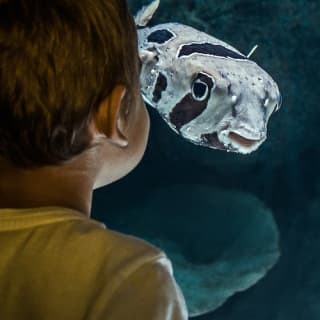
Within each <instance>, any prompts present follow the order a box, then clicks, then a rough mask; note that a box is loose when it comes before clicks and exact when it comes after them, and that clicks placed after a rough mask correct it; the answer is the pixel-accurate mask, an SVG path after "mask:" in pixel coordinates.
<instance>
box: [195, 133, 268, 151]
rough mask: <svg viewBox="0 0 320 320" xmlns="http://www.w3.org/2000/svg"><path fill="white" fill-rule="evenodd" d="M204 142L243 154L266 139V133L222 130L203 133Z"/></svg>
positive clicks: (257, 146) (216, 147)
mask: <svg viewBox="0 0 320 320" xmlns="http://www.w3.org/2000/svg"><path fill="white" fill-rule="evenodd" d="M201 138H202V142H203V143H204V144H205V145H207V146H208V147H211V148H214V149H220V150H226V151H231V152H236V153H241V154H248V153H251V152H253V151H255V150H257V149H258V148H259V146H260V145H261V144H262V143H263V142H264V141H265V140H266V134H264V133H260V134H253V133H252V134H250V135H249V134H248V133H244V132H240V131H236V130H230V129H228V130H222V131H220V132H214V133H210V134H204V135H202V137H201Z"/></svg>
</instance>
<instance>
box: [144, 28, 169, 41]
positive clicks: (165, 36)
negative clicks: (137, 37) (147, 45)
mask: <svg viewBox="0 0 320 320" xmlns="http://www.w3.org/2000/svg"><path fill="white" fill-rule="evenodd" d="M173 37H174V34H173V33H171V32H170V31H168V30H166V29H161V30H156V31H153V32H152V33H150V34H149V36H148V38H147V40H148V42H155V43H160V44H161V43H165V42H167V41H168V40H170V39H171V38H173Z"/></svg>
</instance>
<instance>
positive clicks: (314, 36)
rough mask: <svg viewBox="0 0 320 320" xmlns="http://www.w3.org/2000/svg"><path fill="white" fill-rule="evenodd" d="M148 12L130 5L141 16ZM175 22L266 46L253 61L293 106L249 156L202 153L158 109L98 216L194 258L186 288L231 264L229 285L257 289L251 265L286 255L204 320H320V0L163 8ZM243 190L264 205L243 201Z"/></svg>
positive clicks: (165, 1) (244, 44)
mask: <svg viewBox="0 0 320 320" xmlns="http://www.w3.org/2000/svg"><path fill="white" fill-rule="evenodd" d="M143 4H146V3H145V2H143V1H141V0H139V1H133V0H132V1H130V5H131V8H132V12H133V13H134V12H136V11H137V10H138V9H139V8H140V7H141V6H142V5H143ZM163 22H180V23H184V24H188V25H191V26H193V27H195V28H197V29H199V30H202V31H205V32H207V33H209V34H212V35H213V36H215V37H217V38H219V39H221V40H223V41H226V42H228V43H230V44H231V45H233V46H234V47H236V48H237V49H239V50H240V51H241V52H244V53H247V52H249V51H250V49H251V48H252V47H253V46H254V45H255V44H258V45H259V49H258V50H257V51H256V52H255V54H254V56H253V60H255V61H256V62H257V63H258V64H259V65H260V66H262V67H263V68H264V69H265V70H266V71H267V72H268V73H270V74H271V75H272V77H273V78H274V79H275V80H276V81H277V83H278V85H279V88H280V91H281V93H282V97H283V104H282V108H281V109H280V111H279V112H278V113H276V114H275V115H274V116H273V117H272V118H271V119H270V122H269V126H268V139H267V141H266V142H265V143H264V144H263V145H262V146H261V147H260V148H259V150H257V151H256V152H254V153H253V154H251V155H246V156H242V155H237V154H232V153H225V152H223V151H216V150H209V149H204V148H200V147H197V146H194V145H191V144H190V143H188V142H186V141H184V140H183V139H182V138H180V137H179V136H177V135H175V133H173V132H172V131H171V130H170V129H169V128H168V127H167V126H166V124H165V123H164V122H163V121H162V120H161V118H160V116H159V115H158V114H157V113H156V112H155V111H154V110H151V109H150V117H151V133H150V140H149V144H148V148H147V151H146V154H145V157H144V159H143V161H142V162H141V164H140V165H139V166H138V168H137V169H136V170H135V171H133V172H132V173H131V174H130V175H128V176H127V177H126V178H124V179H123V180H121V181H119V182H116V183H114V184H112V185H110V186H108V187H105V188H101V189H99V190H96V191H95V193H94V201H93V210H92V211H93V217H94V218H96V219H99V220H102V221H104V222H105V223H106V224H107V225H108V226H109V227H110V228H112V229H116V230H119V231H123V232H126V233H130V234H134V235H138V236H140V237H142V238H145V239H147V240H150V241H154V243H155V244H157V245H159V246H162V245H163V248H164V249H165V250H166V252H167V254H168V255H169V257H170V258H171V257H173V258H174V259H176V261H177V263H180V265H179V266H180V267H181V266H185V265H186V263H185V261H182V262H181V259H182V258H181V257H183V258H184V259H186V260H187V261H188V266H190V265H192V266H195V267H194V268H193V269H186V270H182V269H181V270H182V271H181V272H180V273H177V274H176V277H177V279H178V280H180V281H189V278H188V275H189V274H192V273H193V274H195V273H196V272H197V270H198V269H197V268H198V266H204V265H205V266H208V265H209V266H210V265H213V264H215V263H216V265H217V264H219V263H220V264H219V266H220V267H219V268H220V269H219V270H220V274H223V276H224V278H223V281H224V282H223V284H224V286H227V287H228V286H230V288H231V286H232V288H235V287H237V283H236V281H235V280H239V279H240V280H243V281H244V282H245V281H247V284H248V281H249V280H248V279H244V278H241V277H243V272H242V273H241V272H240V271H241V270H242V271H243V269H241V270H240V269H239V270H240V271H239V272H238V269H237V268H244V267H243V265H244V261H245V262H246V263H245V264H246V268H247V269H245V270H246V272H249V271H248V270H249V269H250V268H251V267H252V270H260V269H259V268H261V267H262V266H263V265H268V266H270V268H271V262H270V260H268V259H269V258H270V255H268V254H269V253H271V254H272V253H273V254H275V252H276V250H279V252H280V253H281V255H280V258H279V260H277V261H276V259H275V260H274V262H275V265H274V266H273V267H272V268H271V270H270V271H269V272H268V273H267V274H266V276H264V277H263V278H262V279H261V280H260V281H258V282H257V283H256V284H255V285H253V286H250V287H249V288H247V290H244V291H242V292H238V293H236V294H235V295H233V296H231V297H230V298H229V299H227V301H226V302H225V303H224V304H222V305H221V306H220V307H219V308H216V309H215V310H214V311H211V312H206V314H205V315H202V316H199V317H197V319H199V320H200V319H203V320H209V319H210V320H220V319H221V320H222V319H223V320H226V319H228V320H229V319H230V320H233V319H237V320H239V319H259V320H278V319H279V320H280V319H281V320H287V319H288V320H289V319H290V320H298V319H308V320H318V319H320V307H319V298H320V275H319V269H320V254H319V252H320V231H319V230H320V149H319V142H320V139H319V137H318V136H319V134H318V130H319V129H318V128H319V125H320V108H319V106H318V103H319V98H320V93H319V83H320V59H319V55H320V1H319V0H318V1H300V0H295V1H294V0H283V1H276V0H269V1H244V0H230V1H202V0H197V1H191V0H189V1H177V0H175V1H173V0H171V1H170V0H162V1H161V5H160V8H159V10H158V12H157V13H156V15H155V17H154V19H153V20H152V25H155V24H158V23H163ZM239 192H240V193H241V194H242V195H243V198H244V199H249V200H250V199H254V200H252V201H251V200H250V201H247V200H243V201H242V200H241V201H240V202H237V201H238V200H235V199H238V198H236V197H238V196H236V195H238V194H239ZM222 193H223V196H221V194H222ZM209 199H210V201H209ZM221 199H225V200H224V201H225V202H223V201H222V200H221ZM233 201H235V202H234V203H236V204H237V205H234V206H231V207H230V205H229V202H233ZM217 203H218V204H217ZM224 203H225V204H224ZM252 208H253V209H252ZM254 208H257V209H256V210H254ZM263 208H265V209H263ZM261 210H262V211H263V212H268V214H266V215H263V214H261V219H259V216H258V218H257V216H256V215H253V216H252V218H251V216H250V215H249V214H247V215H246V216H243V212H246V213H248V212H255V213H256V212H260V211H261ZM265 210H267V211H265ZM262 211H261V212H262ZM242 216H243V218H242ZM243 219H247V220H243ZM244 221H245V222H244ZM273 223H274V225H273ZM275 228H276V229H277V230H278V231H277V230H276V229H275ZM257 229H258V230H261V231H259V233H257V232H256V233H255V232H254V231H255V230H257ZM277 232H278V233H277ZM258 235H260V236H259V237H258ZM262 235H263V236H262ZM166 240H167V242H166ZM163 241H165V242H166V243H164V242H163ZM177 252H179V254H180V255H179V257H178V258H177ZM234 252H237V253H238V254H237V255H234ZM257 257H258V258H259V259H257ZM274 257H275V256H274ZM179 259H180V260H179ZM222 260H223V261H226V263H225V264H223V265H222V264H221V261H222ZM235 261H236V262H237V263H235ZM268 261H269V262H268ZM228 262H232V265H234V266H235V267H234V269H232V270H231V269H230V268H229V265H228ZM183 263H184V264H183ZM229 264H230V263H229ZM223 266H224V268H225V269H224V270H222V269H223ZM181 268H182V267H181ZM221 268H222V269H221ZM228 268H229V269H228ZM177 270H179V269H177ZM215 270H216V269H215ZM221 270H222V271H221ZM177 272H178V271H177ZM188 272H189V273H188ZM237 272H238V273H237ZM215 276H216V275H215V274H209V275H208V282H207V283H206V286H203V288H204V287H206V290H209V293H208V292H207V291H206V293H205V295H206V297H207V300H208V301H209V302H210V300H211V301H213V300H214V299H216V296H217V291H218V289H217V287H215V283H213V284H212V283H211V282H210V281H209V280H210V279H211V278H214V277H215ZM234 276H235V278H234ZM209 277H211V278H210V279H209ZM228 277H230V278H228ZM251 280H252V279H251ZM249 282H250V281H249ZM242 284H243V283H242ZM252 284H253V283H252ZM238 286H239V284H238ZM208 288H209V289H208ZM230 288H229V289H230ZM201 290H204V289H201V286H199V290H198V291H196V292H195V293H194V299H195V300H197V299H196V298H197V296H199V297H200V296H201V295H202V292H201ZM210 292H211V293H210ZM208 311H209V310H208Z"/></svg>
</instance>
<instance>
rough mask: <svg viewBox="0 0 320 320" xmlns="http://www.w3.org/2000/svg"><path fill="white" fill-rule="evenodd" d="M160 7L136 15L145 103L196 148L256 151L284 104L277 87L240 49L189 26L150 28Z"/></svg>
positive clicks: (154, 2)
mask: <svg viewBox="0 0 320 320" xmlns="http://www.w3.org/2000/svg"><path fill="white" fill-rule="evenodd" d="M158 5H159V0H155V1H153V2H152V3H151V4H150V5H149V6H147V7H144V8H142V10H140V12H139V13H138V14H137V16H136V24H137V27H138V45H139V55H140V59H141V61H142V69H141V75H140V84H141V93H142V96H143V98H144V100H145V101H146V102H147V103H148V104H149V105H150V106H152V107H154V108H156V109H157V111H158V112H159V113H160V115H161V117H162V118H163V119H164V120H165V121H166V123H167V124H168V125H169V126H170V127H171V128H172V129H173V130H174V131H175V132H176V133H178V134H179V135H181V136H182V137H183V138H185V139H186V140H188V141H190V142H192V143H195V144H197V145H201V146H206V147H209V148H214V149H221V150H226V151H232V152H238V153H242V154H247V153H250V152H252V151H254V150H256V149H257V148H258V147H259V146H260V145H261V144H262V143H263V142H264V141H265V140H266V138H267V124H268V120H269V118H270V116H271V114H272V113H273V112H274V111H276V110H278V109H279V107H280V104H281V95H280V92H279V88H278V86H277V84H276V82H275V81H274V80H273V79H272V78H271V76H270V75H269V74H268V73H267V72H266V71H264V70H263V69H262V68H261V67H259V66H258V65H257V64H256V63H255V62H254V61H252V60H250V59H248V58H247V56H246V55H244V54H242V53H241V52H240V51H238V50H237V49H236V48H234V47H232V46H231V45H229V44H227V43H225V42H224V41H221V40H219V39H217V38H215V37H213V36H211V35H208V34H206V33H204V32H201V31H199V30H196V29H194V28H192V27H190V26H187V25H183V24H180V23H165V24H160V25H156V26H154V27H150V28H149V27H146V25H147V23H148V22H149V20H150V19H151V17H152V15H153V13H154V12H155V10H156V9H157V7H158Z"/></svg>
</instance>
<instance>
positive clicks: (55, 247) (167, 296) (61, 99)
mask: <svg viewBox="0 0 320 320" xmlns="http://www.w3.org/2000/svg"><path fill="white" fill-rule="evenodd" d="M136 40H137V39H136V31H135V26H134V22H133V19H132V17H131V15H130V13H129V12H128V8H127V3H126V2H125V0H81V1H79V0H52V1H43V0H0V253H1V254H0V319H4V320H11V319H32V320H37V319H41V320H50V319H55V320H56V319H66V320H73V319H77V320H78V319H110V320H118V319H121V320H122V319H123V320H134V319H139V320H144V319H146V320H153V319H159V320H162V319H163V320H164V319H166V320H168V319H187V311H186V306H185V302H184V299H183V296H182V294H181V292H180V289H179V287H178V286H177V284H176V282H175V280H174V278H173V275H172V268H171V264H170V261H169V260H168V259H167V257H166V256H165V254H164V253H163V252H162V251H161V250H159V249H157V248H155V247H154V246H152V245H151V244H148V243H146V242H144V241H143V240H140V239H138V238H135V237H132V236H127V235H124V234H121V233H118V232H115V231H111V230H108V229H106V227H105V226H104V225H103V224H101V223H99V222H97V221H94V220H92V219H90V218H89V217H90V210H91V199H92V190H93V189H94V188H98V187H100V186H104V185H107V184H109V183H111V182H113V181H115V180H117V179H119V178H121V177H123V176H124V175H126V174H127V173H128V172H130V171H131V170H132V169H133V168H134V167H135V166H136V165H137V163H138V162H139V161H140V159H141V157H142V155H143V153H144V150H145V147H146V141H147V136H148V130H149V119H148V115H147V112H146V109H145V106H144V104H143V102H142V99H141V96H140V93H139V63H138V55H137V54H138V53H137V43H136ZM128 192H130V190H128ZM123 201H126V194H123Z"/></svg>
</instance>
